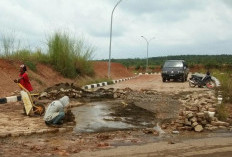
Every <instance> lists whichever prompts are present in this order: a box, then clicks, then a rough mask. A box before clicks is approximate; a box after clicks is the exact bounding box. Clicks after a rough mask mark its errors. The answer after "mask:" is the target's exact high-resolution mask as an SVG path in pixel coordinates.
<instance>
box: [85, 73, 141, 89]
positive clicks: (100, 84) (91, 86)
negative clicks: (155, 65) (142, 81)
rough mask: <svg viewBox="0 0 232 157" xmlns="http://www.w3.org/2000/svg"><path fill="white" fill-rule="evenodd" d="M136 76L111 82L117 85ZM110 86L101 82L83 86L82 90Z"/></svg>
mask: <svg viewBox="0 0 232 157" xmlns="http://www.w3.org/2000/svg"><path fill="white" fill-rule="evenodd" d="M138 76H139V75H137V76H133V77H128V78H124V79H118V80H112V83H113V84H116V83H119V82H123V81H127V80H131V79H134V78H136V77H138ZM107 85H110V84H109V83H108V82H101V83H96V84H90V85H85V86H83V87H82V89H92V88H97V87H103V86H107Z"/></svg>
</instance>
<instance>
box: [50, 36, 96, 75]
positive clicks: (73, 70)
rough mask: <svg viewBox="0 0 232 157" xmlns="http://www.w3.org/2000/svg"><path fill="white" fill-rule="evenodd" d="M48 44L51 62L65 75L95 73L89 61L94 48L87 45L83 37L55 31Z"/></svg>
mask: <svg viewBox="0 0 232 157" xmlns="http://www.w3.org/2000/svg"><path fill="white" fill-rule="evenodd" d="M47 44H48V55H49V59H50V62H51V64H52V65H53V66H54V68H55V69H56V70H57V71H59V72H61V74H63V75H64V76H66V77H69V78H74V77H76V76H78V75H94V71H93V67H92V65H91V63H90V62H89V60H90V59H91V56H92V53H93V52H94V48H93V47H92V46H90V45H86V44H85V42H84V40H83V39H80V40H78V39H75V38H73V37H72V36H71V35H69V34H68V33H65V32H63V33H62V32H55V33H54V34H53V35H51V36H50V37H49V39H48V41H47Z"/></svg>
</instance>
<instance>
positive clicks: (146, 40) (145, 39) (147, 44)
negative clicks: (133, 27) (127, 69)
mask: <svg viewBox="0 0 232 157" xmlns="http://www.w3.org/2000/svg"><path fill="white" fill-rule="evenodd" d="M141 37H142V38H143V39H145V41H146V42H147V63H146V72H147V71H148V47H149V42H150V41H151V40H152V39H154V38H155V37H153V38H151V39H150V40H147V38H145V37H144V36H141Z"/></svg>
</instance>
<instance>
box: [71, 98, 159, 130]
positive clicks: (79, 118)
mask: <svg viewBox="0 0 232 157" xmlns="http://www.w3.org/2000/svg"><path fill="white" fill-rule="evenodd" d="M72 112H73V114H74V116H75V117H76V119H75V120H76V127H75V128H74V131H75V132H77V133H80V132H103V131H115V130H128V129H132V128H146V127H152V126H154V120H155V114H154V113H152V112H150V111H148V110H145V109H143V108H140V107H137V106H135V105H133V104H126V103H125V102H124V101H122V100H114V101H112V100H111V101H100V102H92V103H88V104H85V105H83V106H80V107H76V108H73V109H72Z"/></svg>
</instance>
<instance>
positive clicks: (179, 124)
mask: <svg viewBox="0 0 232 157" xmlns="http://www.w3.org/2000/svg"><path fill="white" fill-rule="evenodd" d="M203 92H204V93H196V92H194V93H191V94H189V95H184V96H182V98H181V99H180V100H179V101H180V102H182V106H183V107H184V108H183V110H180V113H179V118H178V119H176V120H175V121H174V122H173V123H174V126H173V127H174V128H173V129H174V130H175V129H177V130H182V131H183V130H189V131H191V130H194V131H195V132H202V131H203V130H210V131H213V130H216V129H219V128H220V129H227V128H228V129H229V125H230V124H229V123H227V122H222V121H219V120H218V119H217V117H215V115H216V112H217V111H216V106H217V98H216V97H215V94H214V91H203Z"/></svg>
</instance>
